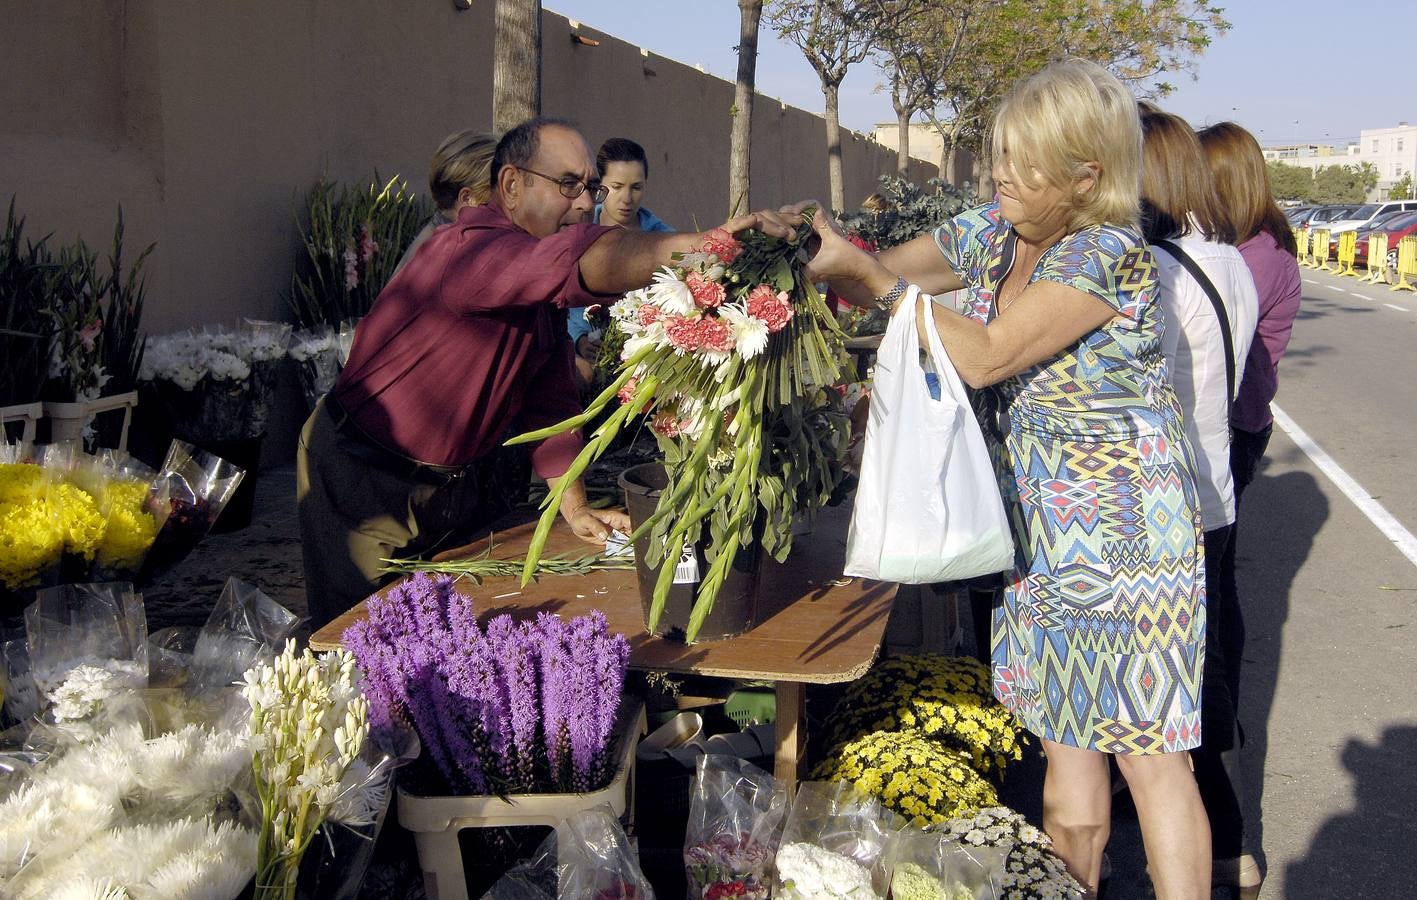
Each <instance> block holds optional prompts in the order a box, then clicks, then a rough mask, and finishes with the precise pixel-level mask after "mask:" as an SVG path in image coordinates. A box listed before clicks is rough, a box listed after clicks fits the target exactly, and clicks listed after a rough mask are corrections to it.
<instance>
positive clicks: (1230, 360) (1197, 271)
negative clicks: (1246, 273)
mask: <svg viewBox="0 0 1417 900" xmlns="http://www.w3.org/2000/svg"><path fill="white" fill-rule="evenodd" d="M1154 243H1155V245H1156V246H1157V247H1161V248H1162V249H1164V250H1165V251H1166V252H1167V253H1170V254H1171V255H1172V256H1174V257H1175V258H1176V261H1177V262H1179V263H1180V264H1181V265H1183V266H1185V267H1186V271H1187V272H1190V273H1191V277H1192V278H1194V279H1195V280H1196V282H1197V283H1198V284H1200V286H1201V290H1203V291H1205V295H1206V296H1207V297H1209V298H1210V305H1211V306H1213V307H1215V317H1216V318H1217V319H1219V320H1220V339H1221V341H1223V342H1224V344H1225V387H1226V389H1227V391H1228V392H1227V393H1226V395H1225V409H1226V416H1227V418H1228V417H1229V409H1230V405H1231V404H1232V403H1234V402H1235V344H1234V342H1233V341H1232V340H1231V337H1230V317H1229V316H1228V315H1226V314H1225V304H1224V303H1222V302H1221V300H1220V292H1219V291H1217V290H1216V289H1215V285H1214V284H1212V283H1211V280H1210V279H1209V278H1208V277H1206V274H1205V270H1204V269H1202V268H1201V267H1200V266H1199V265H1197V264H1196V261H1195V260H1193V259H1191V257H1190V254H1188V253H1186V251H1184V250H1182V249H1181V248H1180V246H1179V245H1177V244H1176V243H1175V242H1174V241H1155V242H1154Z"/></svg>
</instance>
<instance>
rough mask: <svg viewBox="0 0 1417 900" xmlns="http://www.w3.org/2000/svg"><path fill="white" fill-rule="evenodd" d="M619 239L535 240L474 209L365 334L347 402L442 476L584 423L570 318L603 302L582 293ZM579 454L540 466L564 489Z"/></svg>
mask: <svg viewBox="0 0 1417 900" xmlns="http://www.w3.org/2000/svg"><path fill="white" fill-rule="evenodd" d="M609 230H610V229H609V228H607V227H604V226H600V225H590V224H582V225H574V226H572V227H570V228H565V229H562V230H561V231H559V232H557V233H556V234H553V235H551V236H550V237H546V238H541V239H537V238H535V237H533V236H531V235H530V234H528V233H527V232H525V231H523V230H522V229H521V228H518V227H517V226H516V225H513V224H512V222H511V220H510V219H508V218H507V216H506V215H505V214H504V213H503V212H502V211H501V210H500V209H498V208H496V207H495V206H482V207H478V208H476V209H472V208H468V209H464V210H462V212H461V213H460V214H459V215H458V219H457V221H456V222H454V223H452V224H450V225H445V226H443V227H441V228H439V229H438V230H437V231H435V232H434V233H433V235H432V236H431V237H429V238H428V239H427V240H426V241H425V242H424V243H423V245H422V246H420V247H419V248H418V250H417V252H416V254H415V255H414V257H413V259H412V260H410V261H409V263H408V264H407V265H406V266H404V268H403V269H402V270H401V271H400V272H399V273H398V274H397V275H395V276H394V277H393V279H392V280H390V281H389V283H388V285H386V286H385V288H384V290H383V291H382V292H381V293H380V294H379V298H378V300H376V301H375V302H374V306H373V308H371V309H370V310H369V314H368V315H367V316H365V318H364V320H363V321H362V322H360V323H359V327H358V328H357V329H356V331H355V334H354V346H353V347H352V348H351V349H350V354H349V361H348V362H347V363H346V365H345V367H344V371H343V372H342V373H341V374H340V377H339V381H338V382H337V383H336V384H335V388H334V394H335V398H336V399H337V400H338V401H339V403H340V405H341V406H343V407H344V408H345V409H346V410H347V411H348V412H349V415H350V417H351V418H352V419H353V420H354V422H355V424H357V425H358V426H359V427H360V428H362V429H363V430H364V431H365V432H366V433H367V434H368V435H369V436H370V437H372V438H374V440H376V441H378V442H379V443H380V444H382V445H383V446H385V447H387V448H389V449H391V450H394V451H397V452H398V453H402V454H404V455H405V456H409V457H412V458H413V459H416V460H419V461H422V462H426V463H433V464H436V465H465V464H467V463H470V462H473V461H474V460H477V459H479V458H481V457H483V456H485V455H487V454H488V453H490V452H491V451H492V450H494V449H495V448H496V447H497V446H498V445H499V444H500V443H502V442H503V441H504V440H505V439H506V438H508V437H510V436H511V435H513V434H517V433H521V432H524V431H533V430H535V429H538V428H543V427H545V426H547V425H552V424H555V423H556V422H559V421H561V420H563V419H566V418H568V417H570V416H574V415H577V414H578V413H580V411H581V404H580V398H579V396H578V393H577V389H576V384H575V378H574V374H573V372H574V370H573V366H572V354H573V352H574V351H573V349H572V348H571V345H570V338H569V336H568V335H567V333H566V313H565V309H566V308H567V307H571V306H586V305H588V304H591V303H597V302H601V301H603V300H604V299H605V298H604V297H602V296H600V295H598V294H593V293H591V292H590V291H588V290H587V289H586V287H585V285H584V284H583V283H582V281H581V274H580V258H581V256H582V254H584V253H585V251H586V249H587V248H589V247H590V245H591V244H593V243H595V241H596V240H597V239H598V238H599V237H600V236H601V235H603V234H604V233H605V232H607V231H609ZM581 446H582V444H581V437H580V435H579V434H578V433H575V432H571V433H567V434H562V435H558V436H556V437H553V438H550V439H549V440H546V441H543V442H542V443H540V444H539V445H536V446H535V447H534V448H533V449H532V454H531V460H532V467H533V468H534V469H535V471H536V473H537V474H538V475H540V476H541V477H543V478H554V477H557V476H560V475H562V474H564V473H565V471H566V469H567V467H569V465H570V463H571V461H572V460H573V459H574V458H575V456H576V454H577V453H579V452H580V449H581Z"/></svg>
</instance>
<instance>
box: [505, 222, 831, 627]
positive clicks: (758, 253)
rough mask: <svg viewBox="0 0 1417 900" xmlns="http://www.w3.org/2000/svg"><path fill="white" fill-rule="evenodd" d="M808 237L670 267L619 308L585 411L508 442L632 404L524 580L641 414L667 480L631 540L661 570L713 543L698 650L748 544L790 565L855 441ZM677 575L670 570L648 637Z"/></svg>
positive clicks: (748, 237) (549, 508) (602, 429)
mask: <svg viewBox="0 0 1417 900" xmlns="http://www.w3.org/2000/svg"><path fill="white" fill-rule="evenodd" d="M810 234H811V226H810V220H809V219H804V221H803V222H802V224H801V225H800V226H799V228H798V230H797V232H796V233H795V234H794V236H793V237H792V239H790V240H782V239H779V238H774V237H769V236H767V235H764V234H761V233H758V232H746V233H745V234H744V235H743V237H742V238H741V239H740V238H736V237H734V236H733V235H731V234H729V233H728V232H726V231H724V230H722V229H715V230H714V231H711V232H708V234H707V237H706V239H705V240H704V242H703V244H702V245H701V246H700V247H699V248H697V249H696V250H694V251H693V252H690V253H684V254H679V255H678V256H677V258H676V259H675V261H674V264H673V265H671V266H666V267H664V268H662V269H661V270H660V271H659V272H657V273H656V274H655V276H654V283H653V284H652V285H650V286H649V287H647V288H645V289H642V290H637V291H631V292H630V293H628V294H626V295H625V297H624V298H623V299H622V300H620V301H619V302H617V303H616V304H615V305H614V306H613V307H612V308H611V318H612V326H611V329H610V331H611V333H610V334H609V335H607V338H606V341H607V343H610V344H611V345H612V346H613V345H615V344H617V343H619V342H620V340H621V339H623V344H622V345H621V346H622V349H621V364H620V368H619V371H618V373H617V374H616V377H615V379H614V380H613V381H612V382H611V384H610V385H609V386H608V387H607V388H606V389H605V390H604V391H603V392H602V393H601V394H600V395H599V396H598V397H596V399H595V400H594V401H592V402H591V403H590V405H589V406H588V407H587V408H586V411H585V413H584V414H582V415H580V416H576V417H574V418H572V419H568V420H566V421H565V422H562V423H559V424H557V425H554V426H552V427H550V428H547V429H543V430H541V431H538V432H533V433H530V434H525V435H520V436H518V437H516V438H514V439H513V440H512V441H511V442H510V443H526V442H532V441H538V440H543V439H545V438H547V437H549V436H551V435H553V434H558V433H561V432H564V431H568V430H571V429H575V428H580V427H581V426H583V425H585V424H587V423H589V422H592V421H594V420H596V419H597V417H599V416H600V415H601V413H602V412H604V411H605V410H606V409H608V408H610V407H611V405H612V404H613V403H615V402H616V401H618V403H619V406H618V408H615V409H614V410H613V412H611V414H610V415H609V417H608V418H606V419H605V421H604V422H603V423H602V424H600V425H599V426H598V427H597V428H596V429H595V431H594V433H593V434H592V435H591V436H590V437H589V439H588V440H587V441H586V446H585V449H584V450H583V451H582V452H581V454H580V455H579V456H578V457H577V459H576V460H575V462H573V463H572V464H571V467H570V468H569V470H568V471H567V473H566V476H565V478H563V479H562V480H561V481H560V482H559V485H558V487H557V488H556V489H554V490H552V491H550V492H549V494H548V496H547V498H546V500H545V502H544V503H543V506H542V509H543V513H542V518H541V521H540V523H539V524H538V528H537V530H536V533H535V535H534V536H533V539H532V542H531V545H530V548H529V550H528V553H527V561H526V563H527V564H526V569H525V572H524V575H523V577H524V579H526V580H529V579H530V578H531V576H532V574H533V573H534V572H535V565H536V561H537V559H539V557H540V555H541V552H542V549H543V547H544V545H545V541H546V536H547V534H548V532H549V531H550V529H551V526H552V524H553V523H554V521H555V517H556V514H557V510H558V509H559V506H560V499H561V492H562V491H563V490H564V488H565V487H566V486H567V485H569V484H570V483H572V482H574V481H575V480H576V479H578V478H579V477H580V476H581V474H582V473H583V472H584V471H585V469H586V468H587V467H588V466H589V465H590V463H591V462H593V461H594V460H595V459H596V458H597V457H599V455H600V454H601V453H602V452H604V451H605V450H606V449H607V448H608V447H609V446H610V445H611V443H612V442H613V441H614V439H615V437H616V435H617V434H618V433H619V431H620V429H621V427H622V426H623V425H624V424H625V423H626V422H627V421H629V420H630V419H631V418H632V417H635V416H638V415H641V414H643V415H646V416H648V418H649V422H650V427H651V428H652V429H653V430H654V432H655V434H656V435H657V436H658V438H659V443H660V447H661V449H662V450H663V451H664V462H665V468H666V470H667V471H668V475H669V484H668V486H667V487H666V488H665V490H664V491H662V492H661V495H660V499H659V503H658V506H657V507H656V510H655V512H654V515H653V516H652V517H651V518H650V519H649V520H648V521H646V522H643V523H639V524H638V526H637V528H636V532H635V534H634V535H632V536H631V537H632V539H633V540H638V539H639V538H641V537H643V536H644V535H646V534H648V535H649V536H650V538H651V541H650V550H649V554H648V558H647V560H646V562H647V563H648V564H649V565H650V566H651V567H653V566H657V565H659V563H660V562H661V561H662V560H664V559H665V558H666V557H669V558H671V559H675V558H677V557H678V555H679V553H680V552H681V550H682V548H683V547H684V546H685V545H686V544H697V543H699V542H700V539H701V538H703V537H705V535H706V536H707V540H706V541H704V547H705V551H704V552H705V557H706V560H707V563H708V569H707V572H706V573H705V574H704V576H703V579H702V581H701V582H700V583H699V586H698V590H697V594H696V601H695V604H694V608H693V612H692V615H691V617H690V621H689V626H688V628H687V635H686V637H687V639H688V640H689V641H691V642H692V641H693V640H694V639H695V637H696V636H697V634H698V631H699V629H700V627H702V625H703V622H704V620H705V619H706V618H707V616H708V614H709V612H710V611H711V610H712V608H713V603H714V599H715V598H716V596H717V594H718V591H719V589H720V588H721V587H722V585H723V582H724V579H725V578H726V577H727V575H728V573H729V571H730V569H731V567H732V565H733V560H734V558H735V556H736V554H737V553H738V552H739V550H740V549H741V548H743V547H745V546H751V545H754V544H759V545H760V547H761V549H762V550H763V551H765V552H767V553H769V554H771V555H772V556H774V557H775V558H777V559H778V560H779V561H780V560H783V559H785V558H786V557H787V554H788V553H789V552H790V551H791V549H792V541H793V525H794V523H795V522H797V521H798V520H799V518H805V519H806V520H808V521H810V520H811V519H812V518H813V517H814V516H815V514H816V512H817V510H819V509H820V508H821V507H822V506H824V505H825V504H826V503H827V502H828V500H829V499H831V497H832V495H833V493H834V492H835V490H836V488H837V486H838V484H839V483H840V480H841V461H842V458H843V454H844V451H845V446H846V441H847V438H848V431H849V429H848V424H847V422H846V418H845V415H844V414H843V412H842V409H841V403H840V395H839V394H838V393H837V392H836V391H835V390H834V386H835V385H837V384H839V383H840V381H841V374H842V371H843V369H842V366H843V362H844V353H843V349H842V347H843V344H842V340H843V336H842V334H841V331H840V330H839V329H838V327H837V325H836V321H835V318H834V317H833V315H832V313H831V312H830V310H829V309H828V308H827V306H826V304H825V302H824V301H823V299H822V296H821V294H820V293H818V291H817V289H816V287H815V286H814V285H813V284H812V282H811V281H810V280H808V279H807V278H806V277H805V276H804V275H803V274H802V264H803V260H804V259H805V254H804V253H803V252H802V251H803V247H804V246H805V244H806V241H807V238H808V237H809V236H810ZM674 569H675V567H674V566H660V571H659V580H658V583H657V584H656V586H655V593H654V602H653V604H652V606H651V610H650V614H649V623H648V624H649V628H650V631H651V632H653V631H654V630H655V628H656V627H657V625H658V622H659V617H660V616H661V615H662V614H663V609H664V604H665V601H666V599H667V597H668V594H669V589H670V587H671V584H672V580H673V576H674Z"/></svg>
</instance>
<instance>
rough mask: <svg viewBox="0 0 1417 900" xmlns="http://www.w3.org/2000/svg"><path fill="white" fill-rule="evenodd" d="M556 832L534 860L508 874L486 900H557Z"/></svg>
mask: <svg viewBox="0 0 1417 900" xmlns="http://www.w3.org/2000/svg"><path fill="white" fill-rule="evenodd" d="M557 881H558V876H557V873H556V832H554V831H553V832H551V833H550V834H548V835H547V836H546V840H544V841H542V842H541V846H539V847H537V848H536V853H535V854H533V855H532V857H531V859H528V860H526V861H525V862H520V863H517V864H516V865H515V866H512V867H511V868H510V869H508V870H507V872H506V874H504V875H503V876H502V877H501V878H499V879H497V883H496V884H494V885H492V887H491V888H490V889H489V890H488V891H487V893H485V894H483V895H482V900H556V889H557Z"/></svg>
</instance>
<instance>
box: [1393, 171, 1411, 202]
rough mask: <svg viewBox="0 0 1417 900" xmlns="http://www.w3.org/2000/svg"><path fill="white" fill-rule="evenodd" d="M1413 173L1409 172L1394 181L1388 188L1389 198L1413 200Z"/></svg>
mask: <svg viewBox="0 0 1417 900" xmlns="http://www.w3.org/2000/svg"><path fill="white" fill-rule="evenodd" d="M1412 187H1413V186H1412V173H1411V172H1408V173H1407V174H1406V175H1403V176H1402V177H1401V178H1399V179H1397V180H1396V181H1394V182H1393V183H1392V187H1390V188H1388V191H1387V198H1388V199H1389V200H1411V199H1412V198H1413V196H1417V195H1414V193H1413V190H1412Z"/></svg>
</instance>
